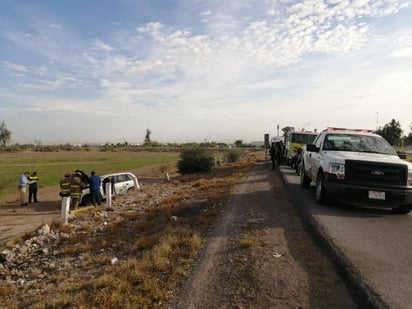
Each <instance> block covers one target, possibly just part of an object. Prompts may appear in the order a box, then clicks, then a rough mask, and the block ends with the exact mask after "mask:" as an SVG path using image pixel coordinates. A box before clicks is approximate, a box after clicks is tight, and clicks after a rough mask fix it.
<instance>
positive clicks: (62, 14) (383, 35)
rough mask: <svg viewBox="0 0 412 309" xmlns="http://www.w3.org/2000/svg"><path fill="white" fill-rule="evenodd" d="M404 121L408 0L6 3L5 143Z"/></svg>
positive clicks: (1, 111) (411, 65) (232, 136)
mask: <svg viewBox="0 0 412 309" xmlns="http://www.w3.org/2000/svg"><path fill="white" fill-rule="evenodd" d="M392 119H396V120H397V121H399V122H400V123H401V125H402V128H403V129H404V133H405V134H406V133H408V132H409V125H410V124H411V123H412V1H410V0H399V1H397V0H369V1H368V0H354V1H337V0H309V1H303V2H300V1H289V0H236V1H220V0H202V1H200V0H193V1H190V0H174V1H168V0H155V1H149V0H146V1H144V0H135V1H132V0H118V1H109V0H99V1H97V0H96V1H94V0H89V1H83V0H70V1H69V0H59V1H55V0H48V1H46V0H37V1H32V0H30V1H29V0H19V1H16V0H2V1H0V121H3V120H4V121H5V122H6V125H7V127H8V128H9V129H10V130H11V131H12V142H13V143H34V142H35V141H38V142H41V143H43V144H53V143H66V142H69V143H85V142H86V143H87V142H102V143H105V142H123V141H127V142H129V143H141V142H142V141H143V139H144V137H145V133H146V129H147V128H149V129H150V130H151V132H152V135H151V138H152V140H156V141H159V142H192V141H195V142H200V141H205V140H213V141H218V142H228V143H231V142H234V141H235V140H238V139H242V140H244V141H255V140H263V135H264V134H265V133H269V134H270V135H276V125H277V124H279V126H280V127H281V128H282V127H285V126H293V127H295V128H302V127H304V128H305V129H307V130H313V129H315V128H316V129H319V130H321V129H323V128H325V127H327V126H336V127H350V128H370V129H375V128H376V126H383V125H384V124H386V123H389V122H390V121H391V120H392Z"/></svg>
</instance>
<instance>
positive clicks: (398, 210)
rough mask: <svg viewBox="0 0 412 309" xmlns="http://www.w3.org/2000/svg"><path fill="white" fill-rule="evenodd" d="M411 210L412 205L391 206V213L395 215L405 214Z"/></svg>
mask: <svg viewBox="0 0 412 309" xmlns="http://www.w3.org/2000/svg"><path fill="white" fill-rule="evenodd" d="M411 210H412V205H401V206H399V207H396V208H392V213H394V214H397V215H406V214H407V213H409V212H410V211H411Z"/></svg>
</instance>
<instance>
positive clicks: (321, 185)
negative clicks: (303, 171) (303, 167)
mask: <svg viewBox="0 0 412 309" xmlns="http://www.w3.org/2000/svg"><path fill="white" fill-rule="evenodd" d="M316 201H317V202H318V203H319V204H326V202H327V194H326V189H325V178H324V176H323V173H322V172H319V174H318V177H317V178H316Z"/></svg>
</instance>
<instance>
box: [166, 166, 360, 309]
mask: <svg viewBox="0 0 412 309" xmlns="http://www.w3.org/2000/svg"><path fill="white" fill-rule="evenodd" d="M279 177H280V176H279V175H278V174H277V173H275V172H273V171H271V170H270V168H269V166H268V164H266V163H262V164H258V165H256V166H255V168H254V169H253V170H252V172H251V174H250V175H249V176H248V178H247V179H246V180H245V181H244V182H243V183H242V184H241V185H239V186H238V188H237V189H236V192H235V195H234V196H233V198H232V199H231V201H230V202H229V204H228V205H226V207H225V209H224V212H223V213H222V216H221V217H220V218H219V220H218V222H217V223H216V225H215V226H214V228H213V231H212V232H211V235H210V238H209V239H208V242H207V245H206V246H205V247H204V249H203V251H202V253H201V257H200V259H199V260H198V262H197V263H196V264H195V265H194V267H193V269H192V273H191V276H190V277H189V280H188V281H187V282H186V283H184V284H182V286H181V287H180V289H179V290H178V291H177V292H176V293H177V295H176V302H175V303H174V304H173V306H172V307H173V308H197V309H199V308H356V306H355V304H354V303H353V301H352V299H351V296H350V295H349V293H348V291H347V290H346V288H345V286H344V284H343V283H342V281H341V280H340V278H339V277H338V275H337V274H336V272H335V270H334V268H333V266H332V265H331V264H330V263H329V261H328V260H327V259H326V258H325V257H324V256H323V255H322V253H321V252H320V251H319V249H318V248H317V247H316V246H315V245H314V243H313V242H312V240H311V239H310V238H309V237H308V235H307V234H306V233H305V231H304V230H303V228H302V225H301V223H300V220H299V219H298V217H297V216H296V213H295V211H294V208H293V206H292V205H291V203H290V202H289V200H288V197H287V195H286V193H285V192H286V191H285V190H284V189H283V188H282V183H281V181H280V178H279Z"/></svg>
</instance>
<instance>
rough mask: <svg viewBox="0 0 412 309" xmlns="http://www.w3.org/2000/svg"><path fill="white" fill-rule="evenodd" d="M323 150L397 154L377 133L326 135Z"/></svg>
mask: <svg viewBox="0 0 412 309" xmlns="http://www.w3.org/2000/svg"><path fill="white" fill-rule="evenodd" d="M323 150H337V151H352V152H368V153H382V154H387V155H394V156H396V155H397V154H396V152H395V150H394V149H393V148H392V147H391V146H390V145H389V143H388V142H387V141H386V140H385V139H384V138H382V137H380V136H376V135H358V134H337V133H331V134H327V135H326V136H325V141H324V143H323Z"/></svg>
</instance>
